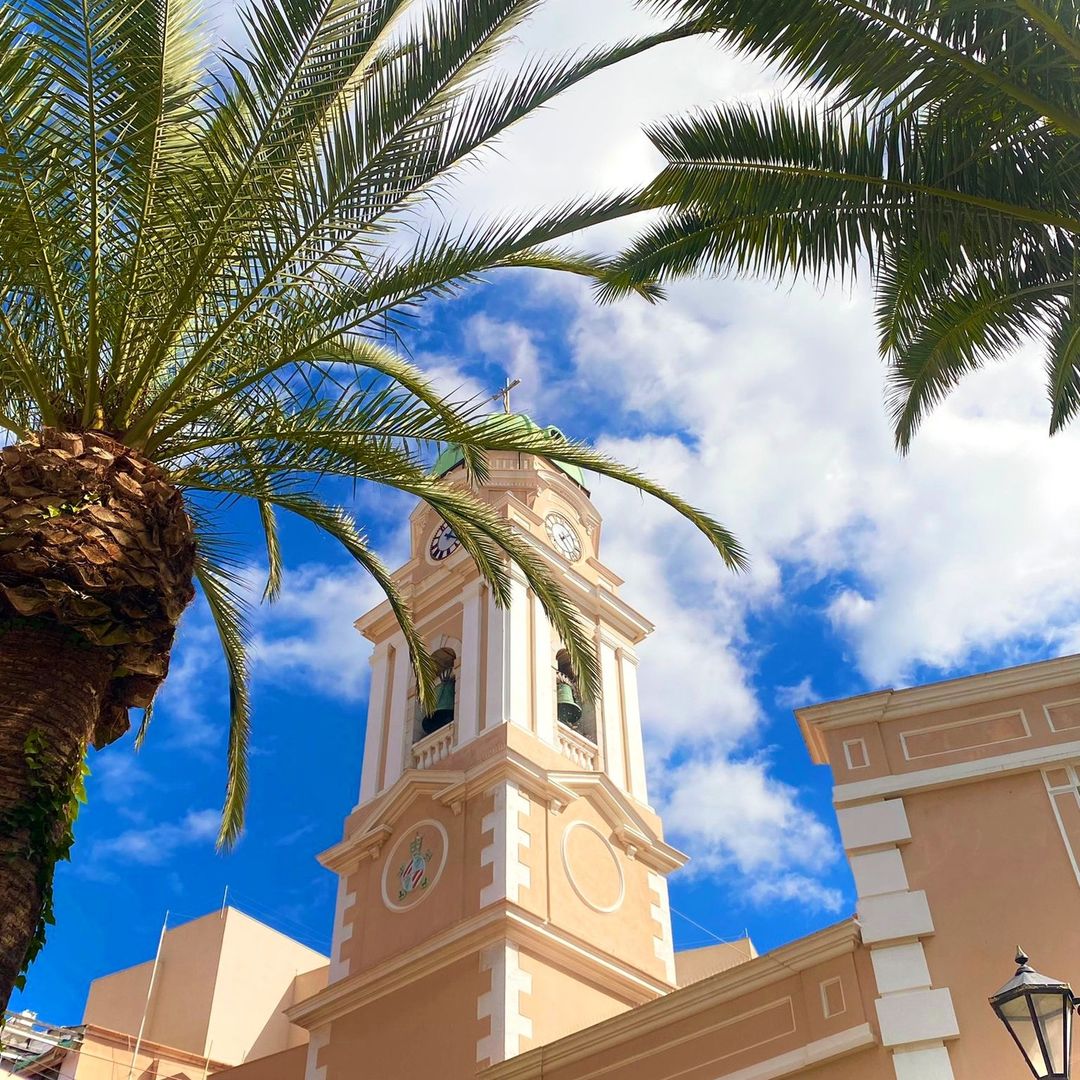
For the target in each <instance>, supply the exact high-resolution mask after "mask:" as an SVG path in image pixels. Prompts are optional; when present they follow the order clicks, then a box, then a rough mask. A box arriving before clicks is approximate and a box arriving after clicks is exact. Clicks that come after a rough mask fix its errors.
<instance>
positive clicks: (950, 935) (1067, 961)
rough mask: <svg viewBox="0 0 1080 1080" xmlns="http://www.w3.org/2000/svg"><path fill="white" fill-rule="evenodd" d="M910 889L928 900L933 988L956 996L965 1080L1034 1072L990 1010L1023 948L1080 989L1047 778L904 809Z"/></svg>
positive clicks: (973, 788) (973, 789) (958, 1061)
mask: <svg viewBox="0 0 1080 1080" xmlns="http://www.w3.org/2000/svg"><path fill="white" fill-rule="evenodd" d="M904 804H905V807H906V809H907V814H908V822H909V824H910V826H911V832H912V837H913V839H912V842H911V843H910V844H908V845H907V846H906V847H905V848H904V849H903V860H904V866H905V868H906V870H907V873H908V879H909V881H910V883H911V887H912V888H913V889H925V890H926V895H927V899H928V901H929V904H930V912H931V915H932V917H933V920H934V928H935V931H936V932H935V933H934V934H933V935H932V936H930V937H928V938H926V939H925V940H924V942H923V945H924V949H925V952H926V960H927V964H928V966H929V969H930V974H931V977H932V978H933V980H934V983H935V985H938V986H948V987H949V988H950V990H951V992H952V1000H953V1007H954V1008H955V1010H956V1016H957V1021H958V1023H959V1027H960V1039H959V1040H957V1041H956V1042H954V1043H953V1044H951V1046H950V1051H949V1052H950V1056H951V1058H952V1061H953V1068H954V1070H955V1072H956V1076H957V1078H958V1080H967V1078H969V1077H972V1078H974V1077H980V1076H993V1077H995V1080H998V1078H1000V1080H1013V1078H1015V1080H1021V1078H1022V1077H1024V1076H1025V1075H1026V1069H1025V1068H1024V1066H1023V1065H1022V1064H1021V1062H1020V1058H1019V1056H1018V1055H1017V1054H1015V1051H1014V1048H1013V1046H1012V1044H1011V1043H1010V1041H1009V1039H1008V1036H1007V1034H1006V1032H1005V1030H1004V1028H1003V1027H1002V1025H1001V1024H1000V1022H999V1021H998V1020H997V1019H996V1018H995V1017H994V1016H993V1014H992V1013H991V1011H990V1008H989V1006H988V1005H987V1002H986V999H987V997H988V996H989V995H990V994H991V993H993V992H994V991H995V990H996V989H997V988H998V987H999V986H1000V985H1001V984H1002V983H1004V982H1005V980H1006V979H1008V978H1009V977H1010V976H1011V975H1012V973H1013V965H1012V963H1011V961H1012V955H1013V950H1014V949H1015V947H1016V944H1017V942H1020V943H1022V944H1023V946H1024V948H1025V949H1026V950H1027V951H1028V952H1029V954H1030V955H1031V957H1032V962H1033V964H1034V965H1035V966H1036V967H1037V968H1038V969H1039V970H1041V971H1043V972H1044V973H1045V974H1048V975H1053V976H1056V977H1059V978H1062V979H1066V980H1068V979H1070V978H1071V979H1072V980H1073V981H1074V983H1075V982H1077V981H1078V980H1080V974H1078V973H1080V937H1078V936H1077V934H1075V933H1073V932H1071V928H1072V927H1073V926H1074V925H1075V922H1076V912H1077V909H1078V905H1080V887H1078V886H1077V881H1076V876H1075V874H1074V873H1073V869H1072V865H1071V863H1070V862H1069V858H1068V854H1067V851H1066V848H1065V844H1064V842H1063V840H1062V838H1061V834H1060V832H1059V830H1058V826H1057V822H1056V821H1055V819H1054V815H1053V812H1052V810H1051V806H1050V801H1049V798H1048V796H1047V793H1046V788H1045V785H1044V784H1043V780H1042V776H1041V774H1040V773H1038V772H1029V773H1022V774H1019V775H1015V776H1007V777H1001V778H998V779H990V780H983V781H980V782H978V783H973V784H967V785H964V786H960V787H953V788H946V789H942V790H938V791H929V792H924V793H920V794H917V795H908V796H906V797H905V799H904Z"/></svg>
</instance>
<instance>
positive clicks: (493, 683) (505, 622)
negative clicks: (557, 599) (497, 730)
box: [485, 567, 531, 729]
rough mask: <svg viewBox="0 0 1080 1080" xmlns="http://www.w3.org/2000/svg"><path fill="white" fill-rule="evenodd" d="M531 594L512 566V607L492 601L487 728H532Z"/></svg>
mask: <svg viewBox="0 0 1080 1080" xmlns="http://www.w3.org/2000/svg"><path fill="white" fill-rule="evenodd" d="M528 643H529V593H528V589H527V587H526V585H525V578H524V577H523V576H522V574H521V571H520V570H518V569H517V568H516V567H511V568H510V607H509V608H500V607H497V606H496V605H495V600H494V597H492V598H491V599H490V600H489V602H488V674H487V710H486V714H487V723H486V725H485V726H486V727H494V726H495V725H496V724H504V723H507V722H511V723H514V724H519V725H520V726H521V727H524V728H526V729H527V728H528V727H529V726H530V725H529V706H530V704H531V690H530V686H529V667H530V656H529V648H528Z"/></svg>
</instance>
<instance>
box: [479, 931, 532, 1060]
mask: <svg viewBox="0 0 1080 1080" xmlns="http://www.w3.org/2000/svg"><path fill="white" fill-rule="evenodd" d="M480 970H481V971H490V972H491V989H490V990H487V991H485V992H484V993H482V994H481V995H480V996H479V998H477V1001H476V1018H477V1020H490V1022H491V1031H490V1032H489V1033H488V1034H487V1035H485V1036H483V1037H482V1038H481V1039H478V1040H477V1043H476V1060H477V1063H480V1062H484V1061H486V1062H487V1063H488V1064H489V1065H498V1064H499V1062H501V1061H506V1060H507V1059H508V1058H512V1057H516V1056H517V1055H518V1054H520V1053H521V1049H522V1047H521V1040H522V1039H531V1038H532V1034H533V1026H532V1021H531V1020H530V1019H529V1018H528V1017H527V1016H525V1015H524V1013H523V1012H522V1008H521V997H522V995H523V994H531V993H532V976H531V975H530V974H529V973H528V972H527V971H525V970H524V969H523V968H522V967H521V956H520V954H519V952H518V947H517V946H516V945H515V944H514V943H513V942H509V941H507V942H500V943H499V944H497V945H492V946H490V947H489V948H487V949H484V950H483V952H481V954H480Z"/></svg>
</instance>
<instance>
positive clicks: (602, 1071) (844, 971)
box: [523, 954, 894, 1080]
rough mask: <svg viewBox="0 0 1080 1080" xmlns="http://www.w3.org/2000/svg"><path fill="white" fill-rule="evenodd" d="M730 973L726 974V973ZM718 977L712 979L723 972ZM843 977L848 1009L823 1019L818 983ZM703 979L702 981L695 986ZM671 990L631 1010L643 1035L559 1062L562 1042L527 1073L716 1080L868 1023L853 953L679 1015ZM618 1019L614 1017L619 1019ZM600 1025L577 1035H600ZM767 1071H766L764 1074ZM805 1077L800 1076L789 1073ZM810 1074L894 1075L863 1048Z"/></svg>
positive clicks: (864, 1078)
mask: <svg viewBox="0 0 1080 1080" xmlns="http://www.w3.org/2000/svg"><path fill="white" fill-rule="evenodd" d="M725 974H727V973H725ZM723 977H724V976H723V975H721V976H718V977H714V978H721V979H722V978H723ZM832 978H840V979H841V983H842V985H843V987H844V989H845V992H846V997H847V1008H846V1009H845V1011H844V1012H843V1013H841V1014H840V1015H838V1016H834V1017H832V1018H831V1019H825V1017H824V1016H823V1013H822V1008H821V1004H820V993H819V989H818V988H819V984H820V982H821V981H823V980H826V979H832ZM704 985H705V984H703V983H699V984H698V987H697V988H699V989H700V988H701V987H702V986H704ZM680 994H683V995H685V994H686V991H675V992H674V994H673V995H671V996H670V997H669V998H666V999H660V1001H658V1002H654V1003H652V1004H651V1005H646V1006H642V1007H640V1009H639V1010H638V1011H637V1013H636V1014H635V1017H636V1018H637V1019H638V1021H639V1026H640V1029H641V1030H642V1032H643V1033H642V1034H636V1033H635V1029H634V1027H633V1026H631V1027H630V1028H628V1029H626V1037H624V1038H621V1039H620V1040H619V1041H618V1042H617V1044H615V1045H611V1046H605V1047H602V1048H600V1049H598V1050H597V1051H596V1052H595V1053H591V1054H589V1053H586V1054H584V1055H582V1056H579V1057H578V1058H577V1060H574V1061H572V1062H568V1063H565V1064H563V1063H561V1062H560V1057H561V1056H562V1055H561V1054H560V1053H559V1049H560V1048H559V1047H552V1048H551V1051H552V1053H551V1054H550V1056H549V1055H545V1060H544V1064H543V1067H542V1071H537V1072H533V1073H524V1074H523V1075H524V1076H530V1077H531V1076H536V1077H540V1076H542V1077H543V1080H585V1078H588V1080H600V1078H604V1080H667V1078H669V1077H678V1078H679V1080H717V1078H718V1077H723V1076H725V1075H727V1074H728V1073H733V1072H737V1071H738V1070H741V1069H749V1068H751V1067H752V1066H754V1065H757V1064H759V1063H761V1062H765V1061H769V1060H770V1059H772V1058H776V1057H780V1056H782V1055H784V1054H787V1053H791V1052H793V1051H797V1050H798V1049H799V1048H800V1047H802V1046H805V1045H807V1043H810V1042H813V1041H815V1040H818V1039H823V1038H826V1037H828V1036H831V1035H840V1034H842V1033H844V1032H846V1031H849V1030H851V1029H854V1028H858V1027H859V1026H860V1025H862V1024H864V1023H866V1021H867V1017H866V1014H865V1012H864V1011H863V1000H862V993H861V991H860V989H859V985H858V975H857V972H856V966H855V963H854V960H853V958H852V956H851V955H850V954H849V955H847V956H842V957H838V958H837V959H834V960H831V961H828V962H827V963H824V964H819V965H815V966H813V967H812V968H810V969H808V970H806V971H802V972H799V973H797V974H794V975H792V976H791V977H788V978H784V979H779V980H776V981H775V982H772V983H770V984H769V985H767V986H763V987H761V988H759V989H755V990H752V991H750V992H748V993H745V994H742V995H740V996H738V997H736V998H734V999H732V1000H728V1001H720V1002H718V1003H717V1004H715V1005H711V1006H708V1007H707V1008H705V1009H701V1008H700V1007H698V1008H696V1009H695V1011H693V1012H689V1011H688V1012H686V1013H685V1014H682V1013H680V1012H679V1010H678V1009H677V1008H675V1009H673V1011H672V1012H671V1014H670V1015H668V1010H672V1007H673V1006H675V1005H676V1002H677V1001H678V1000H679V995H680ZM658 1009H659V1010H663V1011H664V1013H665V1017H666V1019H665V1022H664V1023H663V1024H662V1025H660V1026H658V1027H657V1028H656V1029H655V1030H649V1029H650V1028H651V1026H652V1025H651V1022H650V1020H649V1017H650V1015H651V1013H652V1012H653V1011H655V1010H658ZM616 1022H619V1021H616ZM603 1031H604V1025H603V1024H601V1025H598V1026H597V1027H596V1028H594V1029H589V1030H588V1031H587V1032H583V1033H581V1035H579V1036H577V1038H581V1039H585V1038H588V1037H590V1036H592V1037H594V1038H597V1039H599V1038H600V1037H601V1036H602V1033H603ZM763 1075H764V1074H763ZM788 1075H803V1074H788ZM805 1075H807V1076H814V1077H820V1078H821V1080H826V1078H828V1080H854V1078H856V1077H858V1078H859V1080H894V1078H893V1074H892V1067H891V1063H890V1062H889V1059H888V1055H883V1054H881V1053H880V1052H879V1053H866V1052H865V1051H861V1052H860V1053H859V1055H858V1057H857V1058H855V1057H853V1058H852V1059H851V1060H850V1063H843V1064H842V1065H841V1062H831V1063H829V1064H828V1065H827V1066H824V1067H822V1068H820V1069H817V1070H815V1071H813V1072H807V1073H805Z"/></svg>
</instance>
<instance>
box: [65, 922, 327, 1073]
mask: <svg viewBox="0 0 1080 1080" xmlns="http://www.w3.org/2000/svg"><path fill="white" fill-rule="evenodd" d="M326 964H327V960H326V957H325V956H322V955H321V954H319V953H317V952H315V951H314V950H313V949H309V948H307V947H306V946H304V945H301V944H300V943H299V942H297V941H293V939H292V938H289V937H286V936H285V935H284V934H280V933H278V932H277V931H276V930H272V929H271V928H270V927H268V926H265V925H263V924H262V923H260V922H258V921H256V920H255V919H252V918H250V917H249V916H247V915H244V914H242V913H241V912H239V911H236V910H235V909H234V908H227V909H226V911H225V915H224V917H222V916H221V914H220V913H218V912H214V913H213V914H210V915H205V916H203V917H202V918H201V919H195V920H193V921H191V922H189V923H184V924H182V925H180V926H177V927H174V928H173V929H171V930H169V931H168V933H166V935H165V940H164V942H163V944H162V948H161V959H160V962H159V964H158V972H157V977H156V979H155V982H154V991H153V995H152V997H151V999H150V1004H149V1008H148V1009H147V1011H146V1025H145V1029H144V1032H143V1037H144V1038H145V1039H146V1040H147V1041H150V1042H154V1043H159V1044H161V1045H163V1046H169V1047H174V1048H176V1049H177V1050H181V1051H184V1052H187V1053H191V1054H196V1055H205V1054H211V1055H212V1056H213V1057H214V1058H215V1060H217V1061H222V1062H226V1063H229V1064H239V1063H240V1062H241V1061H243V1060H244V1059H245V1058H246V1057H247V1056H249V1055H252V1054H254V1055H261V1054H268V1053H273V1052H275V1051H277V1050H281V1049H284V1048H285V1047H287V1046H290V1045H295V1044H296V1043H298V1042H303V1041H305V1038H306V1034H305V1033H304V1032H303V1031H301V1030H300V1029H299V1028H296V1027H295V1026H294V1025H292V1024H290V1023H289V1021H288V1020H287V1019H286V1017H285V1016H284V1015H283V1014H282V1012H281V1010H282V1009H283V1008H286V1007H288V1006H289V1005H291V1004H293V995H294V981H295V979H296V976H297V975H302V974H305V973H312V972H318V971H319V969H324V968H325V967H326ZM152 967H153V961H148V962H147V963H144V964H140V965H138V967H134V968H128V969H127V970H125V971H120V972H117V973H115V974H113V975H107V976H105V977H103V978H100V979H96V980H95V981H94V982H93V983H92V984H91V987H90V994H89V997H88V999H87V1003H86V1009H85V1012H84V1015H83V1022H84V1023H87V1024H96V1025H98V1026H100V1027H102V1028H107V1029H109V1030H112V1031H119V1032H125V1033H127V1034H130V1035H132V1036H134V1035H135V1034H136V1033H137V1032H138V1030H139V1025H140V1023H141V1021H142V1016H143V1010H144V1007H145V1006H146V1000H147V997H146V995H147V987H148V985H149V979H150V972H151V969H152ZM311 977H312V978H313V979H315V980H316V981H317V980H318V979H319V978H320V976H319V975H318V974H314V975H312V976H311ZM321 978H322V979H323V981H324V982H325V975H323V976H321ZM311 989H312V987H311V985H310V984H309V992H311Z"/></svg>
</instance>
